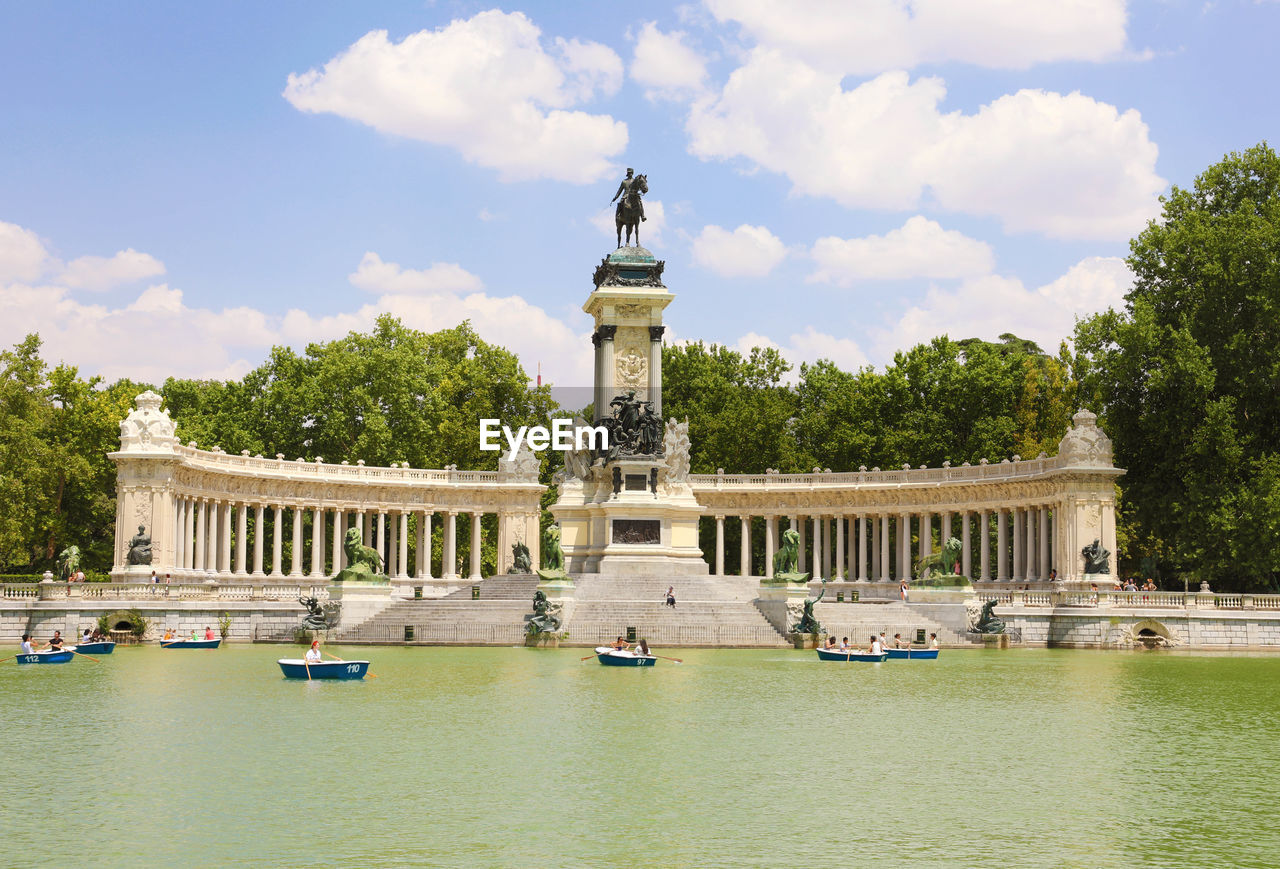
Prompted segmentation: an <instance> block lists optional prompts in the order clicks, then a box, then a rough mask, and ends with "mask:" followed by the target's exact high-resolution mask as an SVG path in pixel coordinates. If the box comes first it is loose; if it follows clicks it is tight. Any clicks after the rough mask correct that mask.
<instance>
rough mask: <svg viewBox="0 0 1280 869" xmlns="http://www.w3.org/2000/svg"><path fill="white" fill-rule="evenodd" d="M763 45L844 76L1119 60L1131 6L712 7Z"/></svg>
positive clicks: (929, 2)
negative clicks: (951, 66)
mask: <svg viewBox="0 0 1280 869" xmlns="http://www.w3.org/2000/svg"><path fill="white" fill-rule="evenodd" d="M707 6H708V7H709V8H710V10H711V12H712V14H713V15H715V17H716V18H717V19H718V20H719V21H721V22H734V23H737V24H738V25H740V26H741V28H742V30H743V32H744V33H745V34H746V35H747V36H749V37H750V38H751V39H752V40H754V41H755V42H756V43H757V44H759V45H763V46H768V47H771V48H777V49H780V50H783V51H786V52H787V53H788V54H792V55H794V56H796V57H799V58H802V59H804V60H805V61H806V62H808V63H810V64H812V65H814V66H817V67H820V68H822V69H825V70H828V71H831V72H835V73H838V74H841V75H844V74H858V75H873V74H875V73H879V72H884V71H886V70H891V69H911V68H913V67H915V66H917V65H919V64H923V63H945V62H948V61H958V62H961V63H968V64H974V65H977V66H983V67H990V68H998V69H1023V68H1026V67H1028V66H1031V65H1032V64H1035V63H1048V62H1054V61H1063V60H1077V61H1095V62H1096V61H1104V60H1109V59H1114V58H1117V57H1120V56H1122V54H1123V52H1124V47H1125V41H1126V36H1125V25H1126V13H1125V0H964V2H957V0H839V2H832V0H791V2H788V3H777V2H773V0H707Z"/></svg>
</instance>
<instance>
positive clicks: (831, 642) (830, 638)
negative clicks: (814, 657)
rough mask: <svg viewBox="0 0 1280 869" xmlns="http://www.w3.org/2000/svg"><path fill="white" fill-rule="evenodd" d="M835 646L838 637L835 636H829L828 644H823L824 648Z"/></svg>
mask: <svg viewBox="0 0 1280 869" xmlns="http://www.w3.org/2000/svg"><path fill="white" fill-rule="evenodd" d="M835 647H836V638H835V637H827V644H826V645H825V646H823V648H824V649H834V648H835Z"/></svg>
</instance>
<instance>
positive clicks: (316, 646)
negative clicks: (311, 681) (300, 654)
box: [307, 640, 324, 664]
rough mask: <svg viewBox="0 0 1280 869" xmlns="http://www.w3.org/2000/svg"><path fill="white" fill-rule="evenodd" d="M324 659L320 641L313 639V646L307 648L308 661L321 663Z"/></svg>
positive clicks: (309, 662)
mask: <svg viewBox="0 0 1280 869" xmlns="http://www.w3.org/2000/svg"><path fill="white" fill-rule="evenodd" d="M322 660H324V656H323V655H321V654H320V641H319V640H312V641H311V648H309V649H307V663H308V664H319V663H320V662H321V661H322Z"/></svg>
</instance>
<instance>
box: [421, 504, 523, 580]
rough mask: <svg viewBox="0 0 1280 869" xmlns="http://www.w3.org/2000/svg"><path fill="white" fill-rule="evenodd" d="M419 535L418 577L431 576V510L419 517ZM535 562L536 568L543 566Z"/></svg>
mask: <svg viewBox="0 0 1280 869" xmlns="http://www.w3.org/2000/svg"><path fill="white" fill-rule="evenodd" d="M418 528H419V532H418V533H419V536H418V539H419V540H420V541H421V542H420V543H419V544H418V563H417V565H416V567H417V568H418V579H430V578H431V511H430V510H423V511H422V514H421V515H420V516H419V517H418ZM541 566H542V565H540V564H535V565H534V569H537V568H539V567H541Z"/></svg>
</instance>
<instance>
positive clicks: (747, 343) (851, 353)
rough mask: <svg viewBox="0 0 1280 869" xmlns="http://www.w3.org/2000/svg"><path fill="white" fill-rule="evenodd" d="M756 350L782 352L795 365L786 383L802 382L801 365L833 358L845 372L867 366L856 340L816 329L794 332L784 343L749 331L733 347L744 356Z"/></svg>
mask: <svg viewBox="0 0 1280 869" xmlns="http://www.w3.org/2000/svg"><path fill="white" fill-rule="evenodd" d="M753 347H771V348H773V349H774V350H777V351H778V352H779V353H781V354H782V357H783V358H784V359H786V360H787V361H788V362H790V363H791V365H792V366H793V370H792V371H791V372H790V373H789V374H788V375H787V380H788V381H789V382H792V383H794V382H797V381H798V380H799V373H800V365H801V364H802V363H808V364H810V365H812V364H813V363H814V362H817V361H818V360H819V359H830V360H831V361H832V362H834V363H835V364H836V365H838V366H840V367H841V368H843V369H844V370H846V371H856V370H857V369H859V368H861V367H862V366H864V365H866V364H867V354H866V353H864V352H863V350H862V348H861V346H859V344H858V342H857V341H855V340H853V339H852V338H847V337H840V336H837V335H831V334H828V333H826V332H819V331H818V330H817V329H815V328H814V327H813V326H805V327H804V329H802V330H801V331H799V332H794V333H792V334H791V335H789V336H788V338H787V341H786V343H785V344H780V343H778V342H777V341H774V340H773V339H772V338H769V337H768V336H767V335H761V334H759V333H758V332H748V333H747V334H745V335H743V336H742V337H741V338H739V339H738V340H737V342H735V343H734V344H733V349H734V350H737V351H738V352H739V353H741V354H742V355H744V356H746V355H748V354H750V352H751V348H753Z"/></svg>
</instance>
